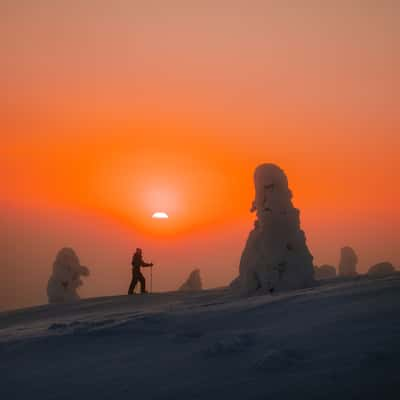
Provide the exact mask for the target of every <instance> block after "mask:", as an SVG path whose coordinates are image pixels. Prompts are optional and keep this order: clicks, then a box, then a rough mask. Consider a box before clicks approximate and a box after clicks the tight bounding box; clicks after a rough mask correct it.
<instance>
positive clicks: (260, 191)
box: [231, 164, 314, 294]
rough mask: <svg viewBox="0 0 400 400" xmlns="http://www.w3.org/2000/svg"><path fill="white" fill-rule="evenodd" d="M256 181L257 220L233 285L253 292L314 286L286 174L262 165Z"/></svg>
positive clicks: (312, 270)
mask: <svg viewBox="0 0 400 400" xmlns="http://www.w3.org/2000/svg"><path fill="white" fill-rule="evenodd" d="M254 183H255V192H256V194H255V200H254V202H253V206H252V208H251V211H252V212H253V211H256V212H257V220H256V221H255V224H254V229H253V230H252V231H251V232H250V234H249V237H248V239H247V243H246V246H245V249H244V251H243V253H242V257H241V260H240V266H239V281H238V282H236V283H235V282H232V284H231V287H232V288H234V287H235V286H238V287H240V289H241V290H242V291H243V292H245V293H248V294H251V293H254V292H256V291H257V290H261V291H279V290H289V289H300V288H305V287H309V286H312V285H313V283H314V277H313V275H314V267H313V263H312V261H313V257H312V255H311V253H310V251H309V250H308V248H307V245H306V239H305V235H304V232H303V231H302V230H301V229H300V217H299V214H300V213H299V210H297V209H296V208H294V207H293V204H292V193H291V191H290V190H289V187H288V180H287V178H286V175H285V173H284V172H283V171H282V170H281V169H280V168H279V167H277V166H276V165H273V164H262V165H260V166H258V167H257V168H256V170H255V173H254Z"/></svg>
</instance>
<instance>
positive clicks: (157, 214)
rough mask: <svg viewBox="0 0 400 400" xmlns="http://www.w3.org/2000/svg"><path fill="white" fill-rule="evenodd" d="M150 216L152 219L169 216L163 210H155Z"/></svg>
mask: <svg viewBox="0 0 400 400" xmlns="http://www.w3.org/2000/svg"><path fill="white" fill-rule="evenodd" d="M151 218H154V219H168V218H169V216H168V214H167V213H165V212H162V211H157V212H155V213H154V214H153V215H152V216H151Z"/></svg>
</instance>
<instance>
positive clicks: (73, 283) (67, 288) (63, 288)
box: [47, 247, 89, 303]
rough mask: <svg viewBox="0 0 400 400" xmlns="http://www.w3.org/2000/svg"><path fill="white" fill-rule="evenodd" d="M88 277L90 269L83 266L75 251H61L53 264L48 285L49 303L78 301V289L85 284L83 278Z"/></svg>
mask: <svg viewBox="0 0 400 400" xmlns="http://www.w3.org/2000/svg"><path fill="white" fill-rule="evenodd" d="M88 275H89V269H88V268H87V267H85V266H83V265H81V263H80V261H79V258H78V256H77V255H76V253H75V251H74V250H73V249H71V248H66V247H65V248H63V249H61V250H60V251H59V252H58V253H57V256H56V259H55V261H54V263H53V273H52V275H51V276H50V279H49V282H48V284H47V296H48V299H49V303H65V302H70V301H74V300H78V299H79V295H78V292H77V289H78V287H79V286H82V284H83V282H82V280H81V277H82V276H88Z"/></svg>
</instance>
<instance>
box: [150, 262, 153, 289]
mask: <svg viewBox="0 0 400 400" xmlns="http://www.w3.org/2000/svg"><path fill="white" fill-rule="evenodd" d="M152 291H153V266H151V267H150V293H151V292H152Z"/></svg>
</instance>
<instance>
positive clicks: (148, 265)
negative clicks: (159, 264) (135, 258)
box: [142, 261, 153, 267]
mask: <svg viewBox="0 0 400 400" xmlns="http://www.w3.org/2000/svg"><path fill="white" fill-rule="evenodd" d="M152 266H153V263H147V262H144V261H142V267H152Z"/></svg>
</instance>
